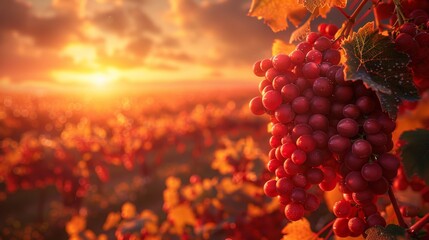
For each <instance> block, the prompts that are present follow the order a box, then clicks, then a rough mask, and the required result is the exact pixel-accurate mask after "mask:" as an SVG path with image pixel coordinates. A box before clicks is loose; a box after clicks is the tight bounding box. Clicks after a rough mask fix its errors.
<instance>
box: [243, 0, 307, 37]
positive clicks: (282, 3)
mask: <svg viewBox="0 0 429 240" xmlns="http://www.w3.org/2000/svg"><path fill="white" fill-rule="evenodd" d="M306 14H307V10H306V8H305V7H304V6H302V5H300V4H297V2H296V1H294V0H252V4H251V5H250V9H249V13H248V15H249V16H252V17H257V18H258V19H261V18H264V19H265V23H266V24H268V26H270V28H271V30H273V31H274V32H278V31H281V30H285V29H286V28H287V27H288V23H287V21H286V20H287V19H288V20H289V21H290V22H291V23H292V24H293V25H295V26H297V25H298V24H299V23H301V21H302V19H303V18H304V17H305V15H306Z"/></svg>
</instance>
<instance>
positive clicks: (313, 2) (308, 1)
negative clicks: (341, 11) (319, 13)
mask: <svg viewBox="0 0 429 240" xmlns="http://www.w3.org/2000/svg"><path fill="white" fill-rule="evenodd" d="M299 3H301V4H304V6H305V7H306V8H307V9H308V11H310V12H313V11H314V10H315V9H316V8H318V7H320V8H322V7H326V8H327V9H330V8H332V7H335V6H336V7H340V8H345V7H346V5H347V0H327V1H326V0H299Z"/></svg>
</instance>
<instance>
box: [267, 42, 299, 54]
mask: <svg viewBox="0 0 429 240" xmlns="http://www.w3.org/2000/svg"><path fill="white" fill-rule="evenodd" d="M271 50H272V54H273V56H275V55H277V54H280V53H282V54H286V55H288V54H289V53H291V52H292V51H293V50H295V45H294V44H290V43H287V42H285V41H283V40H280V39H274V42H273V46H272V48H271Z"/></svg>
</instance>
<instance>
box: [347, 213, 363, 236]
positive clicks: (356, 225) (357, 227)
mask: <svg viewBox="0 0 429 240" xmlns="http://www.w3.org/2000/svg"><path fill="white" fill-rule="evenodd" d="M348 227H349V230H350V232H352V233H355V234H358V235H361V234H362V233H363V232H364V231H365V229H366V223H365V221H364V220H363V219H361V218H359V217H353V218H350V219H349V222H348Z"/></svg>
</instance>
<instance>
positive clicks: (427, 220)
mask: <svg viewBox="0 0 429 240" xmlns="http://www.w3.org/2000/svg"><path fill="white" fill-rule="evenodd" d="M427 223H429V213H426V215H424V216H423V217H422V218H420V220H419V221H417V222H416V223H414V225H413V226H411V227H410V228H409V229H408V232H409V233H410V234H415V233H417V232H418V231H420V229H422V228H423V227H424V226H425V225H426V224H427Z"/></svg>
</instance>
